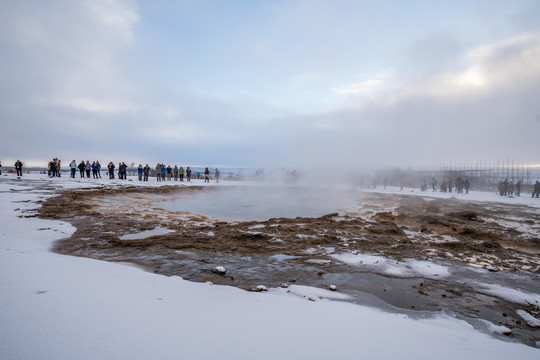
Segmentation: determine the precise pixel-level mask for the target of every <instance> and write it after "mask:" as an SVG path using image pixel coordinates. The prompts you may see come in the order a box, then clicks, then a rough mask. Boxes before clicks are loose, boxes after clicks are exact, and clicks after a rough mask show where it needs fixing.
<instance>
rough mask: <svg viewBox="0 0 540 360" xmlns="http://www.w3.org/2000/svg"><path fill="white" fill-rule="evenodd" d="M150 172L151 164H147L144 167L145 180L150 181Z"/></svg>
mask: <svg viewBox="0 0 540 360" xmlns="http://www.w3.org/2000/svg"><path fill="white" fill-rule="evenodd" d="M149 174H150V166H148V164H146V166H145V167H144V169H143V175H144V177H143V181H148V175H149Z"/></svg>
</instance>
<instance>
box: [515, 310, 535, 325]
mask: <svg viewBox="0 0 540 360" xmlns="http://www.w3.org/2000/svg"><path fill="white" fill-rule="evenodd" d="M516 313H517V314H518V315H519V316H520V317H521V318H522V319H523V320H525V322H526V323H527V324H528V325H529V326H530V327H540V320H539V319H537V318H535V317H534V316H532V315H531V314H529V313H528V312H526V311H525V310H517V311H516Z"/></svg>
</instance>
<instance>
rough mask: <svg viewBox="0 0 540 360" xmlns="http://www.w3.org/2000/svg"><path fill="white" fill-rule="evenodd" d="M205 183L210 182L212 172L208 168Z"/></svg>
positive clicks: (205, 171) (205, 172)
mask: <svg viewBox="0 0 540 360" xmlns="http://www.w3.org/2000/svg"><path fill="white" fill-rule="evenodd" d="M204 182H205V183H206V182H210V170H208V168H206V169H204Z"/></svg>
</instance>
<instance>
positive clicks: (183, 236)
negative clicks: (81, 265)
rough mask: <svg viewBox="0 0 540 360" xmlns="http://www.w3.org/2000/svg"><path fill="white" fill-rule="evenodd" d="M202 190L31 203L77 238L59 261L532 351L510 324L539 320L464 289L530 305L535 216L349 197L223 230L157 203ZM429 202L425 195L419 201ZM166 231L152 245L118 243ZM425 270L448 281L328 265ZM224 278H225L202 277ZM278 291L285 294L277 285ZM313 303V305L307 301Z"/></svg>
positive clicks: (534, 285)
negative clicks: (324, 299) (363, 308)
mask: <svg viewBox="0 0 540 360" xmlns="http://www.w3.org/2000/svg"><path fill="white" fill-rule="evenodd" d="M201 191H219V190H218V189H216V188H211V187H205V188H203V187H196V186H192V187H174V186H163V187H158V188H156V187H148V188H144V187H120V188H112V187H103V188H98V189H96V188H92V189H77V190H69V191H64V192H62V193H60V194H59V195H58V196H56V197H53V198H50V199H48V200H46V201H44V202H43V203H42V206H41V208H40V209H39V214H38V215H39V216H40V217H42V218H46V219H58V220H63V221H67V222H70V223H71V224H73V225H74V226H75V227H76V228H77V231H76V232H75V233H74V234H73V236H72V237H70V238H67V239H64V240H61V241H59V242H57V243H56V245H55V248H54V251H57V252H59V253H62V254H69V255H77V256H85V257H91V258H96V259H102V260H108V261H116V262H129V263H135V264H137V265H140V266H142V267H144V268H145V269H147V270H149V271H153V272H155V273H158V274H163V275H167V276H172V275H175V276H181V277H183V278H184V279H187V280H191V281H199V282H206V281H210V282H213V283H216V284H226V285H232V286H236V287H239V288H242V289H246V290H252V289H254V288H256V286H257V285H261V284H262V285H265V286H266V287H268V288H271V287H280V286H281V285H282V284H289V285H290V284H299V285H308V286H315V287H320V288H328V286H329V285H331V284H333V285H336V286H337V288H338V291H340V292H343V293H346V294H349V295H352V296H353V298H354V299H355V300H354V301H355V302H357V303H361V304H368V305H374V306H378V307H380V308H383V309H384V310H386V311H395V312H402V313H407V314H410V315H412V316H430V315H431V314H432V313H433V312H441V311H442V312H445V313H447V314H450V315H451V316H457V317H459V318H461V319H464V320H466V321H468V322H470V323H471V324H473V325H474V326H475V327H477V328H484V329H485V327H486V325H485V322H482V321H481V319H483V320H487V321H489V322H491V323H493V324H496V325H501V326H505V327H506V328H508V331H507V330H505V331H503V332H504V335H500V336H501V337H505V338H508V339H513V340H515V341H520V342H523V343H525V344H528V345H531V346H535V344H536V342H538V341H540V329H539V328H534V327H531V326H530V325H528V324H527V323H526V322H525V321H524V320H523V319H522V318H521V317H520V316H519V315H518V314H517V313H516V311H517V310H525V311H527V312H528V313H529V314H530V315H532V316H534V317H536V318H537V319H538V318H539V311H540V309H539V308H538V305H537V304H529V305H523V304H516V303H512V302H509V301H506V300H504V299H502V298H500V297H497V296H494V295H491V294H489V293H488V292H485V291H484V292H482V291H479V290H478V286H475V283H476V282H481V283H495V284H500V285H502V286H505V287H510V288H513V287H514V286H517V287H518V288H519V289H520V290H524V291H528V292H531V293H538V292H539V289H540V281H539V276H540V237H539V234H540V214H539V212H538V209H535V208H531V207H527V206H523V205H515V206H513V205H508V204H502V203H495V202H493V203H485V202H482V203H480V202H473V201H462V200H458V199H455V198H446V199H435V198H427V197H422V196H411V195H395V194H393V195H389V194H378V193H358V192H351V194H350V196H351V198H353V199H354V202H355V203H356V205H357V206H356V207H355V208H354V209H351V210H348V211H346V212H343V211H342V212H339V213H332V214H328V215H325V216H322V217H318V218H308V217H297V218H274V219H270V220H267V221H248V222H224V221H219V220H215V219H209V218H206V217H204V216H201V215H196V214H191V213H189V212H183V211H166V210H164V209H162V208H161V207H160V204H161V203H162V202H163V201H167V200H170V199H171V198H180V199H181V197H182V195H183V194H187V193H189V194H193V192H201ZM428 195H429V194H428ZM156 228H166V229H169V230H172V231H171V232H168V233H166V234H163V235H154V236H150V237H147V238H143V239H126V238H125V237H124V238H123V236H125V235H127V234H136V233H140V232H142V231H146V230H152V229H156ZM341 253H352V254H370V255H378V256H384V257H386V258H390V259H393V260H395V261H396V263H400V262H402V261H404V260H406V259H416V260H425V261H432V262H434V263H436V264H439V265H444V266H446V267H448V268H449V269H450V271H451V273H452V275H451V276H450V277H441V278H438V277H437V275H435V276H430V277H422V276H417V277H416V276H410V277H395V276H390V275H388V274H384V273H380V272H378V271H377V269H376V268H373V267H366V266H352V265H347V264H344V263H342V262H340V261H337V260H336V259H335V258H334V257H332V255H333V254H341ZM216 266H224V267H225V268H226V269H227V272H226V274H219V273H216V272H215V271H214V269H215V267H216ZM285 286H286V285H285ZM311 300H317V299H311Z"/></svg>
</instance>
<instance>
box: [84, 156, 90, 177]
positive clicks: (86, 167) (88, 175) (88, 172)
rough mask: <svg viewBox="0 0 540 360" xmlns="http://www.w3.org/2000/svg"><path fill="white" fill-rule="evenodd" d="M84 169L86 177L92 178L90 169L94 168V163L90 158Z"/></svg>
mask: <svg viewBox="0 0 540 360" xmlns="http://www.w3.org/2000/svg"><path fill="white" fill-rule="evenodd" d="M84 169H85V170H86V177H87V178H89V179H90V170H92V164H90V160H86V165H84Z"/></svg>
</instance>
